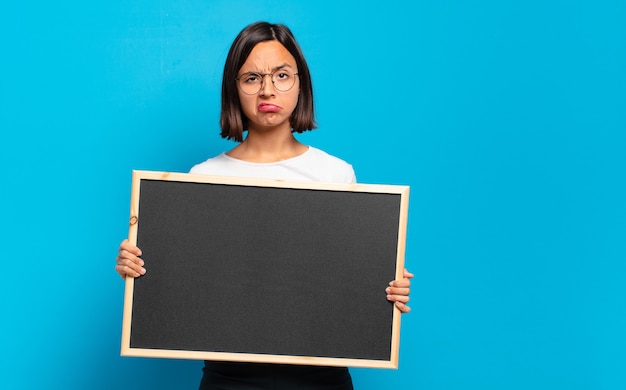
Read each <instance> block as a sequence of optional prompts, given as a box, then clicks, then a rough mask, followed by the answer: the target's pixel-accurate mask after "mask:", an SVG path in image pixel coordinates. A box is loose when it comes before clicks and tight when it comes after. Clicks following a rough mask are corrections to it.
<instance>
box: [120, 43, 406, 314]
mask: <svg viewBox="0 0 626 390" xmlns="http://www.w3.org/2000/svg"><path fill="white" fill-rule="evenodd" d="M282 68H288V69H290V70H292V71H293V72H297V71H298V69H297V68H296V60H295V58H294V57H293V56H292V55H291V53H289V51H288V50H287V49H286V48H285V47H284V46H283V45H282V44H280V43H279V42H278V41H267V42H261V43H259V44H257V45H256V46H255V47H254V48H253V49H252V52H251V53H250V55H249V56H248V58H247V59H246V62H245V63H244V64H243V65H242V67H241V69H240V70H239V73H238V74H239V75H241V74H242V73H246V72H256V73H261V74H267V73H273V72H275V71H278V70H280V69H282ZM296 77H297V76H296ZM299 95H300V81H299V79H297V80H296V83H295V85H294V86H293V88H291V89H290V90H289V91H286V92H281V91H278V90H276V89H275V88H274V85H273V84H272V82H271V79H270V76H267V75H266V76H263V84H262V87H261V90H260V91H259V92H258V93H257V94H256V95H247V94H244V93H243V92H241V91H239V100H240V102H241V107H242V110H243V112H244V115H245V116H246V118H248V121H249V123H248V135H247V137H246V139H245V140H244V141H243V142H241V143H240V144H238V145H237V146H236V147H234V148H233V149H232V150H230V151H229V152H228V153H227V154H228V155H229V156H230V157H233V158H237V159H240V160H244V161H247V162H262V163H267V162H276V161H282V160H286V159H290V158H293V157H296V156H299V155H301V154H303V153H305V152H306V151H307V150H308V146H306V145H303V144H301V143H300V142H298V140H296V138H295V137H294V136H293V133H292V132H291V124H290V123H289V119H290V117H291V114H292V112H293V111H294V109H295V108H296V105H297V104H298V98H299ZM263 107H271V110H270V112H265V110H264V109H263ZM115 271H116V272H117V273H118V274H119V275H120V276H121V277H122V278H125V277H127V276H128V277H133V278H136V277H140V276H141V275H144V274H145V273H146V268H145V262H144V260H143V259H142V258H141V249H139V248H137V247H136V246H135V245H132V244H131V243H130V242H129V241H128V240H124V241H122V243H121V244H120V247H119V251H118V256H117V258H116V266H115ZM403 276H404V277H403V278H401V279H398V280H394V281H391V282H390V283H389V286H387V287H386V288H385V294H386V295H387V299H388V300H389V301H391V302H394V304H395V305H396V307H397V308H398V309H400V311H401V312H403V313H408V312H409V311H410V310H411V309H410V307H409V306H408V305H407V303H408V302H409V293H410V286H411V279H412V278H413V274H411V273H410V272H408V271H407V270H406V269H405V270H404V275H403ZM381 290H382V286H381ZM381 293H382V291H381Z"/></svg>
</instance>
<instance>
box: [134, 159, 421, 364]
mask: <svg viewBox="0 0 626 390" xmlns="http://www.w3.org/2000/svg"><path fill="white" fill-rule="evenodd" d="M408 193H409V188H408V187H405V186H387V185H365V184H326V183H315V182H310V183H309V182H286V181H279V180H265V179H244V178H232V177H216V176H204V175H191V174H182V173H167V172H151V171H134V172H133V194H132V199H131V226H130V232H129V239H130V240H131V242H133V243H136V245H137V246H139V247H140V248H141V249H142V252H143V259H144V261H145V262H146V269H147V273H146V275H144V276H142V277H140V278H137V279H132V278H127V281H126V294H125V304H124V324H123V332H122V355H125V356H144V357H166V358H183V359H204V360H228V361H248V362H270V363H289V364H310V365H315V364H318V365H336V366H359V367H381V368H397V359H398V344H399V326H400V314H399V311H398V309H395V308H394V306H393V304H391V303H390V302H388V301H387V300H386V296H385V292H384V289H385V287H386V286H387V284H388V283H389V281H391V280H393V279H395V278H397V277H401V275H402V270H403V268H404V245H405V233H406V224H407V211H408Z"/></svg>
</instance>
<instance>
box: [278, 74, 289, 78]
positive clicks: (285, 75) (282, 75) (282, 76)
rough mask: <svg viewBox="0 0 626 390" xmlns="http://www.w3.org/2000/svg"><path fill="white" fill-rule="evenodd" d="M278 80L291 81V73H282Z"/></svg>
mask: <svg viewBox="0 0 626 390" xmlns="http://www.w3.org/2000/svg"><path fill="white" fill-rule="evenodd" d="M278 79H279V80H287V79H289V73H287V72H280V73H279V74H278Z"/></svg>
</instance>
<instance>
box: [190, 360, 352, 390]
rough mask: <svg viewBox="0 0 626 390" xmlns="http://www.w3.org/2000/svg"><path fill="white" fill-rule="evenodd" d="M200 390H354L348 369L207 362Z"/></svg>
mask: <svg viewBox="0 0 626 390" xmlns="http://www.w3.org/2000/svg"><path fill="white" fill-rule="evenodd" d="M202 371H203V372H204V375H203V376H202V381H201V382H200V388H199V390H353V389H354V388H353V387H352V378H351V377H350V372H349V371H348V369H347V368H345V367H318V366H299V365H284V364H260V363H228V362H210V361H206V362H205V363H204V368H203V369H202Z"/></svg>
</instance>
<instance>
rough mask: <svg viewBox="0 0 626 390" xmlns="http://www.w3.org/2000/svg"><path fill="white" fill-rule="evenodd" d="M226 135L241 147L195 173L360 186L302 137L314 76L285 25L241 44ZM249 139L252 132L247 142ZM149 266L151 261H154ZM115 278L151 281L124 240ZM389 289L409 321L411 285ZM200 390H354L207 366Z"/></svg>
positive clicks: (346, 382) (319, 370)
mask: <svg viewBox="0 0 626 390" xmlns="http://www.w3.org/2000/svg"><path fill="white" fill-rule="evenodd" d="M220 125H221V129H222V132H221V135H222V137H224V138H226V139H232V140H234V141H237V142H238V143H239V144H238V145H237V146H236V147H234V148H233V149H232V150H230V151H229V152H226V153H222V154H220V155H218V156H217V157H213V158H210V159H208V160H206V161H204V162H202V163H200V164H198V165H196V166H194V167H192V168H191V173H195V174H208V175H226V176H238V177H259V178H270V179H281V180H311V181H322V182H335V183H353V182H355V181H356V177H355V174H354V170H353V169H352V166H351V165H350V164H348V163H346V162H344V161H342V160H340V159H338V158H336V157H333V156H331V155H329V154H327V153H325V152H323V151H321V150H319V149H316V148H314V147H311V146H307V145H303V144H302V143H300V142H298V140H297V139H296V138H295V137H294V133H301V132H304V131H307V130H312V129H314V128H315V127H316V125H315V121H314V115H313V90H312V84H311V77H310V75H309V69H308V66H307V64H306V61H305V59H304V56H303V54H302V51H301V50H300V47H299V45H298V43H297V42H296V40H295V38H294V37H293V35H292V33H291V31H290V30H289V29H288V28H287V27H286V26H284V25H280V24H269V23H265V22H259V23H255V24H252V25H250V26H248V27H246V28H245V29H244V30H243V31H241V33H240V34H239V35H238V36H237V38H236V39H235V41H234V42H233V44H232V46H231V48H230V51H229V53H228V57H227V59H226V64H225V66H224V76H223V80H222V112H221V119H220ZM244 132H247V134H246V136H245V137H244ZM148 261H149V259H148ZM115 270H116V271H117V272H118V273H119V274H120V275H121V276H122V277H126V276H128V277H139V276H141V275H143V274H145V272H146V269H145V268H144V261H143V260H142V259H141V250H140V249H139V248H137V247H136V246H134V245H131V244H130V243H129V242H128V240H124V241H123V242H122V244H121V245H120V248H119V254H118V256H117V265H116V267H115ZM412 277H413V275H412V274H410V273H409V272H408V271H406V270H405V271H404V278H403V279H401V280H394V281H392V282H390V284H389V286H381V294H382V293H383V289H384V290H385V291H384V293H386V295H387V299H388V300H390V301H392V302H394V303H395V305H396V306H397V307H398V308H399V309H400V310H401V311H402V312H403V313H406V312H408V311H409V310H410V309H409V307H408V306H407V305H406V304H407V302H408V301H409V291H410V279H411V278H412ZM203 371H204V376H203V378H202V381H201V384H200V389H201V390H204V389H266V388H267V389H285V390H287V389H289V390H295V389H298V390H307V389H311V390H312V389H329V390H330V389H333V390H335V389H336V390H344V389H346V390H347V389H352V380H351V378H350V374H349V372H348V369H347V368H341V367H339V368H338V367H317V366H297V365H279V364H257V363H231V362H211V361H207V362H205V367H204V369H203Z"/></svg>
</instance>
